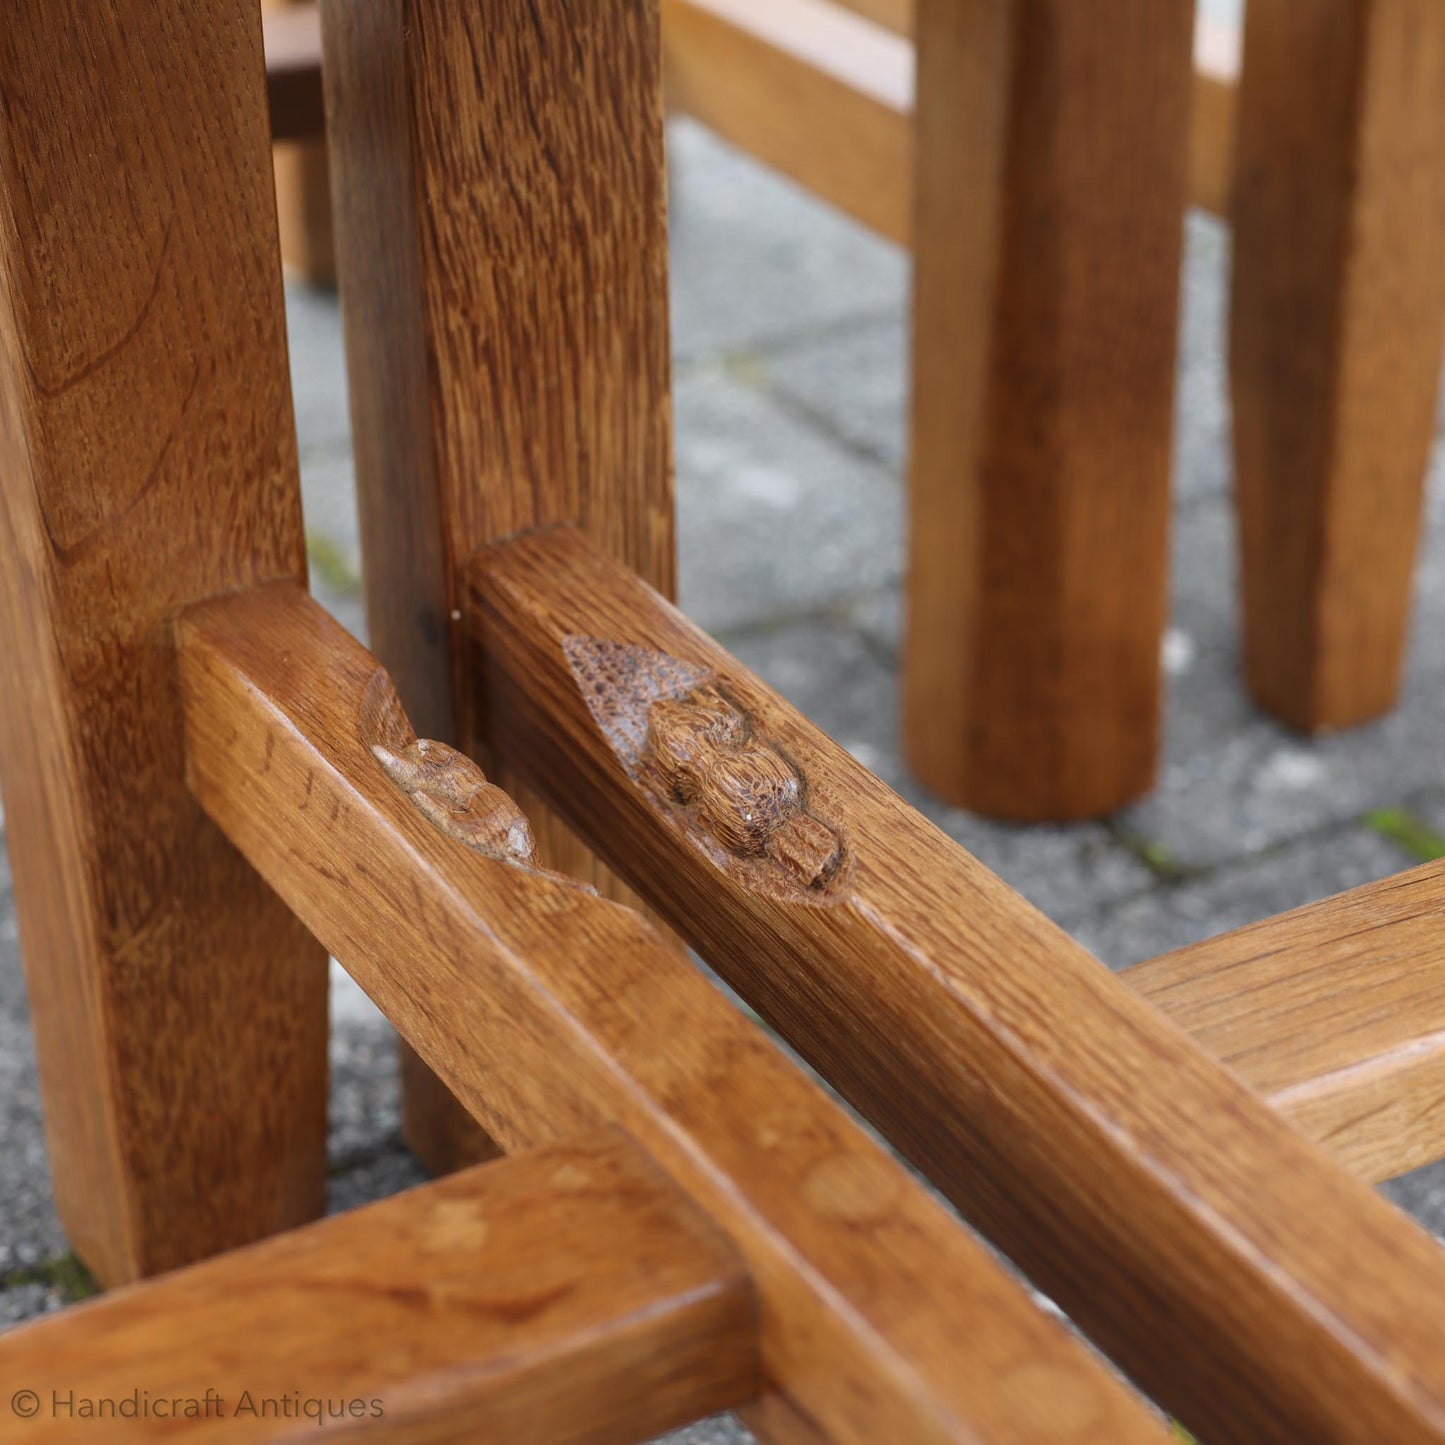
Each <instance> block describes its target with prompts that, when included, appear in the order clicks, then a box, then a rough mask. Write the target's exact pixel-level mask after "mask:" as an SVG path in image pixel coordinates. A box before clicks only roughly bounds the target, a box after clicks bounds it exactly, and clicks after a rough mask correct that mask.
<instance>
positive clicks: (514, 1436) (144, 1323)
mask: <svg viewBox="0 0 1445 1445" xmlns="http://www.w3.org/2000/svg"><path fill="white" fill-rule="evenodd" d="M757 1355H758V1351H757V1307H756V1299H755V1295H754V1292H753V1288H752V1284H751V1282H750V1281H749V1279H748V1277H747V1272H746V1270H745V1269H744V1268H743V1265H742V1262H741V1260H740V1259H739V1258H738V1256H737V1254H736V1253H735V1252H734V1251H733V1249H732V1248H731V1246H730V1245H729V1244H728V1243H727V1241H726V1240H725V1239H724V1237H723V1236H722V1234H721V1233H720V1232H719V1231H718V1229H717V1228H716V1226H715V1225H714V1224H713V1223H712V1221H711V1220H709V1219H708V1218H707V1217H706V1216H705V1215H703V1214H702V1213H701V1212H700V1211H699V1210H698V1209H697V1208H696V1207H695V1206H694V1205H693V1204H692V1203H691V1202H690V1201H689V1200H687V1199H686V1198H685V1197H684V1196H683V1195H682V1194H680V1193H679V1192H678V1190H677V1189H676V1188H675V1186H673V1185H672V1184H671V1183H670V1182H669V1181H668V1180H667V1179H666V1178H665V1177H664V1176H663V1174H662V1172H661V1171H660V1170H659V1169H658V1168H657V1166H656V1165H655V1164H653V1163H652V1161H651V1160H649V1159H648V1158H647V1157H646V1155H645V1154H643V1153H642V1151H641V1150H639V1149H638V1148H637V1146H636V1145H635V1144H633V1143H632V1142H631V1141H630V1140H628V1139H627V1138H626V1137H625V1135H623V1134H622V1133H621V1132H620V1131H604V1132H601V1133H598V1134H596V1135H593V1136H590V1137H588V1138H586V1139H581V1140H577V1141H575V1142H574V1141H569V1142H566V1143H561V1144H555V1145H553V1146H551V1147H550V1148H546V1149H538V1150H535V1151H533V1152H531V1153H527V1154H522V1155H518V1156H516V1157H515V1158H511V1159H504V1160H500V1161H498V1162H497V1163H494V1164H488V1165H484V1166H483V1167H481V1168H479V1169H472V1170H469V1171H467V1172H466V1173H464V1174H460V1175H454V1176H453V1177H452V1178H450V1179H447V1180H444V1181H442V1182H441V1183H437V1184H429V1185H427V1186H425V1187H424V1188H421V1189H413V1190H411V1191H409V1192H408V1193H405V1194H402V1195H399V1196H397V1197H395V1198H392V1199H387V1200H383V1201H382V1202H381V1203H379V1204H372V1205H369V1206H368V1207H367V1208H365V1209H358V1210H354V1211H352V1212H351V1213H349V1214H344V1215H341V1216H339V1217H337V1218H334V1219H328V1220H326V1221H324V1222H323V1223H319V1224H312V1225H310V1226H308V1227H307V1228H305V1229H299V1230H296V1231H294V1232H292V1233H290V1234H285V1235H281V1236H280V1237H278V1238H276V1239H271V1240H267V1241H266V1242H265V1243H262V1244H257V1245H252V1246H251V1247H250V1248H248V1249H244V1250H239V1251H236V1252H233V1253H231V1254H228V1255H226V1256H224V1257H223V1258H221V1259H216V1260H210V1261H208V1262H207V1263H205V1264H199V1265H194V1266H192V1267H191V1268H190V1269H186V1270H181V1271H178V1272H176V1273H173V1274H169V1275H167V1276H166V1277H165V1278H164V1279H160V1280H155V1281H152V1282H149V1283H146V1284H143V1285H137V1286H135V1287H133V1288H131V1289H127V1290H122V1291H120V1292H118V1293H116V1294H113V1295H110V1296H108V1297H107V1298H105V1299H103V1300H97V1301H94V1302H92V1303H89V1304H83V1305H78V1306H75V1307H74V1308H71V1309H68V1310H65V1311H63V1312H61V1313H60V1314H59V1315H53V1316H51V1317H50V1318H48V1319H44V1320H40V1321H37V1322H36V1323H34V1324H30V1325H27V1326H24V1327H22V1328H20V1329H18V1330H13V1331H11V1332H10V1333H8V1334H4V1335H0V1374H3V1376H4V1378H5V1380H6V1381H7V1382H9V1381H24V1386H25V1389H27V1390H29V1391H31V1392H32V1393H33V1394H34V1395H35V1397H36V1398H37V1399H38V1402H39V1406H40V1408H39V1410H38V1412H37V1413H36V1415H35V1416H34V1417H33V1419H31V1420H29V1421H26V1420H19V1421H15V1420H12V1419H8V1418H7V1420H6V1424H5V1438H6V1440H7V1441H15V1442H19V1445H30V1442H35V1445H40V1442H44V1441H76V1440H81V1439H84V1438H86V1436H87V1435H90V1434H93V1436H94V1438H95V1439H98V1440H100V1439H103V1440H104V1441H106V1442H107V1445H122V1442H125V1445H129V1442H139V1441H147V1442H148V1441H152V1440H156V1439H158V1438H164V1439H166V1440H187V1441H189V1440H207V1441H209V1440H216V1441H224V1442H227V1445H230V1442H236V1445H240V1442H242V1441H262V1440H265V1441H274V1440H277V1439H279V1438H285V1439H287V1440H292V1441H300V1440H315V1439H322V1440H330V1439H333V1438H345V1439H347V1440H353V1439H365V1440H368V1441H373V1440H374V1441H378V1442H380V1441H388V1442H402V1441H405V1442H415V1445H419V1442H422V1441H436V1442H440V1441H496V1442H499V1445H500V1442H507V1445H524V1442H526V1445H563V1442H570V1445H582V1442H584V1441H585V1442H587V1445H606V1442H609V1441H615V1442H618V1445H630V1442H632V1441H634V1440H639V1439H643V1438H645V1437H649V1436H651V1435H653V1434H655V1433H657V1432H658V1431H661V1430H666V1429H670V1428H672V1427H673V1426H675V1425H682V1424H686V1423H688V1422H689V1421H691V1420H694V1419H696V1418H698V1417H699V1416H701V1415H708V1414H712V1413H714V1412H715V1411H718V1410H723V1409H727V1408H728V1407H730V1406H733V1405H739V1404H742V1403H744V1402H745V1401H747V1400H749V1399H750V1398H752V1396H753V1395H754V1394H755V1393H756V1391H757V1386H758V1379H759V1376H758V1367H757ZM136 1392H140V1394H141V1401H140V1404H141V1405H143V1406H144V1409H145V1413H143V1414H142V1413H141V1412H140V1410H139V1409H138V1410H137V1414H136V1416H135V1417H133V1418H130V1419H116V1418H108V1419H105V1420H103V1421H102V1420H93V1421H92V1420H87V1419H85V1418H77V1417H76V1413H75V1412H76V1411H77V1410H78V1409H79V1408H80V1405H79V1402H81V1401H84V1400H87V1399H88V1400H104V1399H110V1400H125V1399H127V1398H129V1397H131V1396H132V1395H133V1394H134V1393H136ZM173 1399H180V1400H187V1399H191V1400H198V1401H201V1402H202V1403H203V1405H204V1410H205V1413H204V1414H198V1415H197V1416H196V1417H194V1418H187V1417H186V1415H185V1414H184V1413H183V1412H181V1413H179V1418H177V1417H176V1415H175V1414H173V1413H172V1407H171V1406H170V1404H169V1402H170V1401H171V1400H173ZM313 1401H314V1402H317V1404H315V1405H312V1404H311V1403H310V1402H313ZM67 1402H69V1403H67ZM157 1402H161V1403H160V1405H159V1406H157ZM271 1402H275V1405H274V1407H273V1406H272V1404H271ZM288 1405H294V1408H292V1409H290V1410H288V1411H287V1413H286V1414H284V1415H283V1414H281V1413H280V1411H281V1410H282V1409H285V1408H286V1407H287V1406H288ZM303 1406H304V1412H303ZM153 1407H155V1408H160V1409H164V1410H165V1411H166V1413H165V1415H164V1416H158V1415H157V1414H155V1413H153ZM9 1413H12V1412H7V1414H9Z"/></svg>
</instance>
